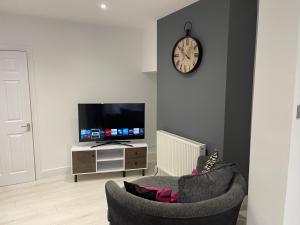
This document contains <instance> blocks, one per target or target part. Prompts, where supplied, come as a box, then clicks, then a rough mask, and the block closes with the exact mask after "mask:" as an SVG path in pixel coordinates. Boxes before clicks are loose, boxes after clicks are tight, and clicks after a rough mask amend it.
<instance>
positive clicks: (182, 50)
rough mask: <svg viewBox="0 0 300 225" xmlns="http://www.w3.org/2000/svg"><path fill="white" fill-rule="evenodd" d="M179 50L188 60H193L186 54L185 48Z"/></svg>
mask: <svg viewBox="0 0 300 225" xmlns="http://www.w3.org/2000/svg"><path fill="white" fill-rule="evenodd" d="M178 48H179V50H180V51H181V52H182V53H183V54H184V55H185V56H186V57H187V58H188V60H190V59H191V58H190V57H189V56H188V55H187V54H186V52H185V51H184V49H183V47H179V46H178Z"/></svg>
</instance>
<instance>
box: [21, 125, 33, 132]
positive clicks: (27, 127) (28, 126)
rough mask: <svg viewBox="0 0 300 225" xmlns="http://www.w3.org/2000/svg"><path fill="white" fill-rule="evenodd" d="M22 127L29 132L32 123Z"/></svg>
mask: <svg viewBox="0 0 300 225" xmlns="http://www.w3.org/2000/svg"><path fill="white" fill-rule="evenodd" d="M21 127H22V128H26V129H27V131H30V128H31V124H30V123H26V124H25V125H22V126H21Z"/></svg>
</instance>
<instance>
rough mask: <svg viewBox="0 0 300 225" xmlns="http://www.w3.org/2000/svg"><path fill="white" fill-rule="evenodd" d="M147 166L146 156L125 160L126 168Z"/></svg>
mask: <svg viewBox="0 0 300 225" xmlns="http://www.w3.org/2000/svg"><path fill="white" fill-rule="evenodd" d="M140 168H146V157H144V158H135V159H128V160H126V161H125V170H130V169H140Z"/></svg>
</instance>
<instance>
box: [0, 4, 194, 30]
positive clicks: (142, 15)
mask: <svg viewBox="0 0 300 225" xmlns="http://www.w3.org/2000/svg"><path fill="white" fill-rule="evenodd" d="M197 1H198V0H0V13H9V14H19V15H27V16H39V17H45V18H55V19H62V20H67V21H74V22H83V23H92V24H102V25H103V24H105V25H115V26H123V27H132V28H143V27H145V26H147V25H148V24H150V23H151V22H152V23H153V22H154V21H156V20H157V19H159V18H162V17H164V16H166V15H168V14H170V13H172V12H175V11H177V10H179V9H181V8H183V7H185V6H187V5H190V4H192V3H194V2H197ZM101 3H105V4H106V5H107V9H105V10H102V9H100V7H98V6H97V5H98V4H101Z"/></svg>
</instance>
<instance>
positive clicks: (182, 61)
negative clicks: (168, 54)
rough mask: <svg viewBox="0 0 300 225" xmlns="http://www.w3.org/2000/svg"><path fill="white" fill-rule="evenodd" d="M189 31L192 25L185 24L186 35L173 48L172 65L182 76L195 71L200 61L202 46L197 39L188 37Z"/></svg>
mask: <svg viewBox="0 0 300 225" xmlns="http://www.w3.org/2000/svg"><path fill="white" fill-rule="evenodd" d="M191 30H192V23H191V22H186V23H185V25H184V31H185V32H186V35H185V36H184V37H183V38H181V39H179V40H178V41H177V42H176V44H175V46H174V48H173V53H172V61H173V65H174V67H175V69H176V70H177V71H179V72H180V73H182V74H188V73H191V72H193V71H195V70H196V69H197V68H198V67H199V66H200V63H201V60H202V45H201V43H200V41H199V40H198V39H197V38H195V37H192V36H191V35H190V33H191Z"/></svg>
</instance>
